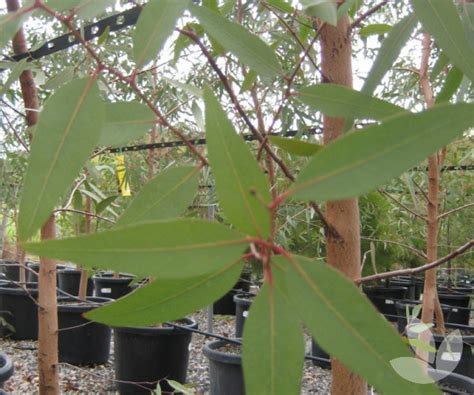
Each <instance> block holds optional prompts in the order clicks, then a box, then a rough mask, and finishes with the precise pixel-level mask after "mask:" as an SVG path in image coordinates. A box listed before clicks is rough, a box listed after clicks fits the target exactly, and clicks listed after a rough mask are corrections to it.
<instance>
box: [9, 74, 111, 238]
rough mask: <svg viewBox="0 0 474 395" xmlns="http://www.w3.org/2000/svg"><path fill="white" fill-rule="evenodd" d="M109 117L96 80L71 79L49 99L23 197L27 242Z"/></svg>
mask: <svg viewBox="0 0 474 395" xmlns="http://www.w3.org/2000/svg"><path fill="white" fill-rule="evenodd" d="M103 119H104V108H103V103H102V100H101V98H100V95H99V89H98V88H97V85H96V83H95V82H94V83H93V82H92V80H90V79H88V78H84V79H79V80H75V81H71V82H70V83H68V84H66V85H64V86H63V87H62V88H60V89H59V90H58V91H57V92H56V93H54V94H53V95H52V96H51V97H50V98H49V99H48V100H47V101H46V103H45V106H44V109H43V111H42V113H41V114H40V117H39V121H38V124H37V126H36V129H35V133H34V137H33V142H32V145H31V152H30V158H29V162H28V169H27V171H26V176H25V181H24V186H23V191H22V195H21V200H20V214H19V218H18V231H19V234H20V238H21V239H22V240H26V239H28V238H29V237H31V236H33V234H34V233H35V231H37V230H38V229H39V228H40V227H41V225H43V223H44V222H45V221H46V220H47V219H48V216H49V215H50V214H51V212H52V210H53V209H54V207H55V205H56V204H57V203H58V201H59V199H60V198H61V196H62V195H63V194H64V193H65V191H66V190H67V189H68V188H69V187H70V185H71V184H72V183H73V181H74V179H75V178H76V177H77V175H78V174H79V172H80V170H81V168H82V167H83V166H84V162H85V161H86V159H87V157H88V156H89V155H90V153H91V152H92V150H93V149H94V147H96V146H97V141H98V139H99V135H100V130H101V128H102V123H103Z"/></svg>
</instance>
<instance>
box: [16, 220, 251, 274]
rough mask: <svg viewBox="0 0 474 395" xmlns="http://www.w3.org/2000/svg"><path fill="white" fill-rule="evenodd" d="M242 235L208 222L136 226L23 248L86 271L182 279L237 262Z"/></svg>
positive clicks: (192, 221)
mask: <svg viewBox="0 0 474 395" xmlns="http://www.w3.org/2000/svg"><path fill="white" fill-rule="evenodd" d="M243 243H245V239H244V238H243V235H241V234H240V233H237V232H235V231H232V230H230V229H228V228H227V227H225V226H223V225H221V224H218V223H213V222H209V221H200V220H175V221H154V222H147V223H140V224H137V225H131V226H126V227H121V228H117V229H112V230H108V231H106V232H101V233H95V234H90V235H85V236H81V237H76V238H71V239H64V240H51V241H44V242H42V243H26V244H25V249H26V250H28V251H30V252H31V253H33V254H38V255H40V256H48V257H51V258H57V259H61V260H65V261H71V262H81V265H83V266H84V267H88V268H98V269H111V270H114V271H117V272H128V273H135V274H136V275H138V276H144V277H146V276H156V277H157V278H161V279H163V278H169V277H175V278H183V277H192V276H198V275H204V274H205V273H208V272H211V271H215V270H217V269H218V268H220V267H222V266H223V265H225V264H226V263H228V262H234V261H236V260H237V259H238V258H239V256H240V254H241V253H242V251H243V250H244V248H245V244H243Z"/></svg>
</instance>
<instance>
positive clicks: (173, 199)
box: [116, 167, 199, 226]
mask: <svg viewBox="0 0 474 395" xmlns="http://www.w3.org/2000/svg"><path fill="white" fill-rule="evenodd" d="M198 180H199V171H198V170H197V169H196V168H195V167H175V168H171V169H167V170H164V171H163V172H161V173H159V174H158V175H157V176H156V177H154V178H153V179H152V180H151V181H149V182H148V183H147V184H146V185H145V186H144V187H143V188H142V189H141V191H140V193H139V194H138V195H137V196H136V197H135V198H134V199H133V201H132V203H131V204H130V205H129V206H128V207H127V209H126V210H125V211H124V213H123V214H122V216H121V217H120V219H119V220H118V221H117V224H116V226H124V225H130V224H136V223H138V222H144V221H154V220H164V219H171V218H174V217H177V216H178V215H180V214H182V213H183V212H184V211H185V210H186V209H187V208H188V206H189V205H190V204H191V202H192V200H193V198H194V195H195V194H196V192H197V188H198Z"/></svg>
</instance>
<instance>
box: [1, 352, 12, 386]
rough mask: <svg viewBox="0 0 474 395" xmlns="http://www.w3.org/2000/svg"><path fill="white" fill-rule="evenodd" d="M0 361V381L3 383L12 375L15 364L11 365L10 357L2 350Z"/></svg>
mask: <svg viewBox="0 0 474 395" xmlns="http://www.w3.org/2000/svg"><path fill="white" fill-rule="evenodd" d="M0 361H2V362H3V363H4V364H3V366H1V367H0V383H3V382H5V381H7V380H8V379H9V378H10V377H11V376H12V375H13V372H14V370H15V366H14V365H13V361H12V359H11V358H9V357H8V355H7V354H5V353H4V352H0Z"/></svg>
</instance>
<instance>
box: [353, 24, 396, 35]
mask: <svg viewBox="0 0 474 395" xmlns="http://www.w3.org/2000/svg"><path fill="white" fill-rule="evenodd" d="M391 29H392V25H388V24H387V23H374V24H372V25H368V26H365V27H363V28H362V29H360V30H359V34H360V35H361V36H362V37H369V36H372V35H374V34H378V35H382V34H386V33H388V32H389V31H390V30H391Z"/></svg>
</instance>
